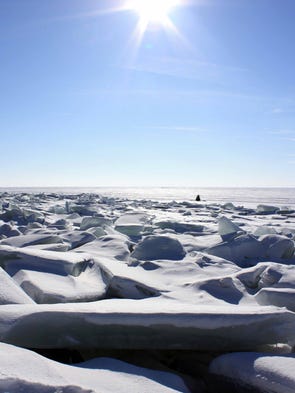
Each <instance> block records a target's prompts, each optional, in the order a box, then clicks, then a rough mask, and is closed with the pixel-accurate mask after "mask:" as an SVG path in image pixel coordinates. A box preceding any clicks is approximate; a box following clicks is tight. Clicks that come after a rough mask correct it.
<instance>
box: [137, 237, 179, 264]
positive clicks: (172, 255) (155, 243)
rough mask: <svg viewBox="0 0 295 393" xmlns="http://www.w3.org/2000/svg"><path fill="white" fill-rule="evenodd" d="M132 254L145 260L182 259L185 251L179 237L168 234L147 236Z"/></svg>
mask: <svg viewBox="0 0 295 393" xmlns="http://www.w3.org/2000/svg"><path fill="white" fill-rule="evenodd" d="M131 256H132V257H133V258H136V259H139V260H143V261H153V260H156V259H170V260H173V261H178V260H181V259H183V258H184V257H185V251H184V248H183V246H182V245H181V243H180V242H179V241H178V240H177V239H173V238H171V237H168V236H156V235H153V236H147V237H145V238H144V239H143V240H142V241H141V242H139V243H138V244H137V246H136V247H135V249H134V251H133V252H132V254H131Z"/></svg>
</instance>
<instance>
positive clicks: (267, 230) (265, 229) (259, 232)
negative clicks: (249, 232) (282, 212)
mask: <svg viewBox="0 0 295 393" xmlns="http://www.w3.org/2000/svg"><path fill="white" fill-rule="evenodd" d="M276 233H277V231H276V230H275V228H273V227H270V226H260V227H258V228H256V229H255V231H254V232H253V235H254V236H257V237H259V236H263V235H270V234H272V235H273V234H276Z"/></svg>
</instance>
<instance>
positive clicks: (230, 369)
mask: <svg viewBox="0 0 295 393" xmlns="http://www.w3.org/2000/svg"><path fill="white" fill-rule="evenodd" d="M294 369H295V355H294V354H290V355H272V354H266V353H251V352H250V353H231V354H226V355H223V356H220V357H218V358H217V359H215V360H214V361H213V362H212V363H211V365H210V372H211V373H212V374H216V375H219V376H222V377H225V378H227V379H229V380H231V381H232V383H233V384H238V385H239V386H240V387H241V388H247V389H249V391H251V389H255V388H256V389H259V390H260V391H262V392H271V393H294V391H295V374H294Z"/></svg>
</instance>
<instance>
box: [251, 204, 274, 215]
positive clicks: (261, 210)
mask: <svg viewBox="0 0 295 393" xmlns="http://www.w3.org/2000/svg"><path fill="white" fill-rule="evenodd" d="M256 210H257V213H258V214H275V213H277V212H278V211H279V210H280V209H279V208H278V207H277V206H271V205H258V206H257V209H256Z"/></svg>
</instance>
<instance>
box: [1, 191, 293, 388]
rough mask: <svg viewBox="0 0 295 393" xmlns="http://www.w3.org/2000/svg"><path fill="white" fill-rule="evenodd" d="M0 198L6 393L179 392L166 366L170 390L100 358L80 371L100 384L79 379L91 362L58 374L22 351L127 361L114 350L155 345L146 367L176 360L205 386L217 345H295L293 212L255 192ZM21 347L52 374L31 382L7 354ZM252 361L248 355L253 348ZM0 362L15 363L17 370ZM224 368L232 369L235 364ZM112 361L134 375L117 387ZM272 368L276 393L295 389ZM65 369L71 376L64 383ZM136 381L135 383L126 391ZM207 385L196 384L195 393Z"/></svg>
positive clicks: (228, 348)
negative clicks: (248, 196)
mask: <svg viewBox="0 0 295 393" xmlns="http://www.w3.org/2000/svg"><path fill="white" fill-rule="evenodd" d="M234 202H236V201H234ZM257 205H259V206H257ZM0 206H2V209H1V211H0V284H1V285H0V340H1V341H2V343H7V344H12V345H14V346H16V347H9V346H7V345H6V346H5V344H2V345H3V351H4V350H5V353H9V356H7V359H5V356H4V355H3V353H4V352H3V351H2V350H1V351H2V352H1V351H0V369H1V370H2V371H3V374H1V375H2V376H3V378H2V377H1V376H0V390H1V389H2V387H3V389H4V391H5V389H6V390H7V391H9V392H14V391H21V390H20V389H24V391H26V390H25V389H27V390H28V391H30V392H31V391H32V392H34V391H36V392H37V391H38V392H46V393H49V392H54V391H55V390H57V391H59V390H58V389H62V390H61V391H62V392H63V393H64V392H66V393H81V392H88V393H89V392H92V391H94V392H95V391H100V392H104V391H123V390H122V389H121V388H120V387H118V386H121V385H123V384H125V383H126V389H127V390H126V391H135V392H136V391H140V392H142V391H152V392H157V391H159V392H162V391H163V392H164V391H165V392H166V391H167V392H168V391H183V392H185V391H186V387H184V385H181V384H182V380H181V379H180V378H179V377H178V376H176V375H175V376H174V377H171V374H169V375H170V376H169V378H172V379H171V381H172V380H173V381H174V379H173V378H175V385H174V382H173V383H172V382H171V383H172V384H171V385H169V384H168V385H167V384H165V383H166V382H165V383H164V382H163V381H164V380H162V379H161V381H160V380H159V381H158V380H156V379H155V378H156V377H157V376H159V375H160V374H159V371H153V372H152V371H149V373H150V374H146V371H144V369H135V368H134V367H135V366H130V368H129V366H126V364H125V363H122V362H119V361H116V360H110V359H108V360H97V359H96V360H95V361H93V362H94V363H95V367H94V368H95V373H94V374H91V375H90V374H89V375H88V374H87V375H88V377H87V378H88V379H89V381H93V380H94V379H95V378H96V379H99V378H101V384H100V385H95V384H94V385H92V382H91V383H90V382H89V383H88V382H87V383H86V382H85V383H84V382H81V381H82V380H83V381H86V379H87V378H86V377H85V376H82V374H83V373H82V371H81V370H84V369H85V367H86V366H85V367H84V366H82V365H79V366H78V367H77V368H75V367H70V366H61V365H60V364H59V363H57V364H58V367H61V368H60V370H61V371H62V372H61V373H60V374H56V371H54V372H53V371H52V370H53V369H52V367H53V366H52V364H53V363H50V362H49V361H48V360H46V359H45V358H40V357H38V355H35V354H32V353H31V352H26V351H25V350H23V349H20V348H17V346H22V347H26V348H33V349H38V350H48V351H58V350H65V351H67V350H76V351H79V353H81V354H82V353H87V354H89V353H92V352H91V351H93V354H94V355H95V356H92V357H91V356H88V357H87V359H91V358H95V357H97V356H96V352H98V355H100V352H99V351H100V350H102V349H103V350H104V351H107V350H112V351H117V352H116V356H119V355H120V356H123V355H122V353H121V351H123V352H124V351H127V352H128V351H135V352H136V351H143V352H144V353H145V354H147V353H148V354H149V356H150V355H151V353H150V351H152V355H151V357H152V360H149V361H148V362H147V363H148V364H149V366H150V367H151V368H154V369H157V368H159V369H162V368H163V369H166V368H168V369H169V370H170V367H172V369H173V370H174V371H173V372H174V373H180V374H181V373H184V374H186V373H188V374H189V375H190V377H192V378H193V379H194V380H195V381H196V380H197V379H198V378H199V377H200V375H201V379H203V382H202V383H203V384H205V380H206V378H205V375H206V372H207V368H208V365H209V360H210V361H211V360H212V358H214V357H216V356H217V355H218V354H220V353H221V352H227V351H245V350H247V351H253V352H254V351H256V352H257V351H259V350H260V348H261V346H263V347H264V348H278V350H279V349H280V348H289V352H291V351H292V348H293V347H294V344H295V334H294V332H295V306H294V303H295V301H294V300H295V256H294V238H295V214H294V209H293V208H292V206H289V207H288V206H286V207H283V208H282V207H277V206H276V202H275V201H273V200H269V201H267V200H262V199H260V200H259V203H257V204H256V205H255V206H251V207H243V206H240V205H239V204H238V203H231V202H230V201H229V200H228V199H227V200H224V201H222V200H219V202H217V203H215V202H213V201H211V202H206V201H205V198H202V202H201V203H196V202H195V201H194V196H192V199H191V200H186V201H173V200H172V198H171V199H170V200H166V201H156V200H148V199H144V200H137V199H128V198H125V197H119V196H118V197H113V196H112V197H107V196H101V195H98V194H90V193H89V194H85V193H81V194H75V193H73V194H70V193H64V194H58V193H53V192H51V193H50V192H49V193H36V194H29V193H21V194H18V193H2V194H0ZM18 351H19V352H18ZM22 351H23V352H22ZM157 351H160V352H157ZM163 351H164V352H165V351H166V352H165V354H164V355H163ZM175 351H180V352H181V355H179V354H177V353H176V352H175ZM190 351H192V352H193V353H191V352H190ZM202 351H203V352H204V353H203V352H202ZM200 353H203V354H202V355H201V354H200ZM10 355H11V356H10ZM18 355H19V356H23V359H27V361H28V362H29V360H28V359H29V358H31V356H33V357H32V364H35V363H34V362H35V361H36V364H37V363H38V362H40V365H41V364H42V365H44V367H46V368H47V367H48V370H49V371H48V373H49V374H48V375H49V377H48V378H47V377H46V375H45V374H46V373H45V374H44V373H43V371H42V370H41V371H42V372H41V371H40V374H38V375H39V376H38V375H35V374H32V373H30V372H28V374H27V376H26V375H25V374H24V373H23V372H22V371H21V368H19V367H18V366H19V365H20V363H21V361H18V360H15V359H18ZM279 355H281V353H278V357H279ZM124 356H125V355H124ZM134 356H135V358H136V359H137V361H138V360H139V359H140V356H137V355H136V354H135V355H134ZM232 356H233V357H234V355H232ZM245 356H246V355H245ZM247 356H248V358H247V359H248V360H247V362H248V361H249V362H250V360H251V359H252V358H251V356H254V355H247ZM36 357H37V358H38V361H37V360H36V359H37V358H36ZM190 357H191V359H193V361H189V360H188V359H190ZM262 357H263V356H262ZM180 358H181V359H187V360H185V361H180V360H179V359H180ZM209 358H210V359H209ZM9 359H10V360H9ZM163 359H165V361H164V360H163ZM200 359H201V360H200ZM204 359H206V361H204ZM222 359H223V358H222ZM233 359H234V358H233ZM241 359H242V357H240V355H239V357H238V358H237V364H238V362H239V361H240V360H241ZM273 359H274V360H273V361H274V364H275V362H277V360H276V359H275V358H273ZM284 359H287V360H288V362H289V361H290V362H291V360H292V361H293V359H291V357H286V358H284ZM287 360H286V362H287ZM241 361H242V360H241ZM280 361H281V360H280ZM7 362H8V363H9V362H11V364H16V366H17V367H16V369H15V370H17V371H16V374H15V375H14V377H13V376H12V368H11V369H10V371H9V372H8V371H7V370H8V369H7V364H8V363H7ZM24 362H25V360H24ZM44 362H45V363H44ZM112 362H115V363H112ZM218 362H219V361H218ZM222 362H223V360H222ZM245 362H246V360H245ZM94 363H93V364H94ZM9 364H10V363H9ZM159 364H160V366H159ZM204 364H206V367H207V368H206V367H205V366H204ZM218 364H221V363H218ZM226 364H227V365H228V364H230V366H228V367H227V369H230V370H235V368H234V367H235V361H234V360H233V361H232V362H230V361H227V360H226ZM245 364H246V363H245ZM247 364H248V363H247ZM249 364H250V363H249ZM255 364H256V363H255ZM257 364H260V363H257ZM263 364H264V365H265V364H266V363H265V362H264V361H263ZM280 364H281V363H280ZM285 364H286V369H287V368H289V363H288V364H287V363H285ZM109 365H112V367H113V370H112V372H115V374H116V378H117V375H119V376H120V375H121V374H122V375H123V374H124V375H125V376H124V378H125V377H126V378H127V379H128V378H129V376H128V377H127V375H129V371H130V379H128V381H127V380H126V381H127V382H126V381H125V380H122V381H121V380H120V378H121V377H120V378H119V379H118V386H117V385H114V386H113V387H110V389H109V390H106V386H105V385H104V382H103V381H104V378H105V376H104V375H105V374H104V372H106V370H107V367H109ZM194 365H197V366H194ZM213 365H214V363H213ZM11 367H12V366H11ZM36 367H37V366H36ZM42 367H43V366H42ZM126 367H127V368H126ZM212 367H213V368H212V370H215V371H216V367H215V366H212ZM214 367H215V368H214ZM220 367H221V366H220ZM222 367H223V366H222ZM222 367H221V368H222ZM267 367H268V366H267ZM280 367H281V366H277V369H276V370H277V371H278V375H280V377H279V378H278V379H276V377H275V375H276V373H275V372H274V378H273V380H274V386H276V389H278V390H274V391H275V392H279V393H280V392H281V391H284V390H283V388H285V391H286V392H287V391H288V390H286V389H288V388H289V385H288V383H289V382H290V384H291V385H292V384H294V381H293V380H292V378H291V379H290V378H289V376H288V375H285V374H283V373H281V371H279V369H280ZM282 367H283V366H282ZM86 368H87V367H86ZM242 368H243V367H242ZM70 369H71V370H73V369H75V370H76V371H75V372H74V374H75V375H76V374H77V379H75V377H73V378H68V375H70V371H67V370H70ZM196 369H197V371H196V372H195V370H196ZM5 370H6V371H5ZM54 370H56V366H54ZM124 370H125V371H124ZM126 370H127V371H126ZM189 370H190V371H189ZM192 370H194V371H192ZM222 370H225V369H224V368H222ZM2 371H1V372H2ZM215 371H214V372H215ZM274 371H275V370H274ZM71 372H72V371H71ZM80 372H81V373H82V374H81V380H80V379H79V378H80V377H79V378H78V376H80ZM83 372H84V371H83ZM87 372H88V371H87ZM91 372H93V371H91ZM110 372H111V371H110V370H109V371H108V373H110ZM263 372H264V371H263V369H261V375H265V374H263ZM89 373H90V371H89ZM97 373H98V374H97ZM99 373H100V374H99ZM153 373H155V374H153ZM115 374H114V375H115ZM224 374H226V373H225V372H224ZM57 375H58V376H57ZM83 375H84V374H83ZM85 375H86V374H85ZM94 375H95V377H94ZM112 375H113V374H112ZM112 375H111V374H108V378H109V380H112V379H114V378H115V377H114V378H113V377H112ZM152 375H153V377H151V376H152ZM271 375H272V374H271ZM98 376H100V377H98ZM154 376H155V378H154ZM232 376H233V377H236V378H238V379H239V378H240V379H241V381H242V379H243V378H244V376H243V375H240V374H238V373H235V372H233V374H232ZM43 377H44V378H43ZM227 377H229V378H231V375H227ZM1 378H2V379H1ZM56 378H61V379H60V380H59V382H60V383H59V382H58V379H56ZM93 378H94V379H93ZM137 378H140V381H142V386H141V388H140V389H139V390H138V389H137V387H136V388H135V387H134V386H137V385H132V384H133V383H137V382H135V381H137ZM245 378H246V377H245ZM271 378H272V377H269V380H271ZM164 379H165V378H164ZM262 379H263V378H262ZM49 380H51V382H52V384H51V385H50V384H49ZM250 380H251V378H250V377H249V381H250ZM284 380H286V383H285V382H284ZM124 381H125V382H124ZM288 381H289V382H288ZM129 382H130V383H129ZM58 383H59V384H58ZM114 383H115V382H114ZM158 383H160V385H157V384H158ZM179 383H180V385H178V384H179ZM284 383H285V384H284ZM1 384H2V385H1ZM9 384H10V385H9ZM151 384H152V385H151ZM153 384H156V385H153ZM280 384H281V385H282V386H283V388H281V390H279V389H280V388H277V386H279V385H280ZM47 385H48V386H47ZM201 385H202V384H201ZM201 385H199V384H198V383H197V385H196V386H198V389H196V388H194V389H195V390H194V389H193V390H192V391H198V392H202V387H201ZM291 385H290V386H291ZM124 386H125V385H124ZM253 386H254V385H253ZM255 386H256V385H255ZM257 386H258V385H257ZM199 387H200V389H199ZM258 388H261V389H262V388H263V387H262V385H261V386H258ZM293 388H294V386H293ZM3 389H2V390H3ZM13 389H14V390H13ZM17 389H19V390H17ZM34 389H35V390H34ZM42 389H43V390H42ZM104 389H105V390H104ZM145 389H146V390H145ZM157 389H158V390H157ZM177 389H179V390H177ZM264 389H266V390H267V389H268V387H264ZM293 391H295V388H294V389H293ZM210 393H211V392H210ZM214 393H215V392H214Z"/></svg>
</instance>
